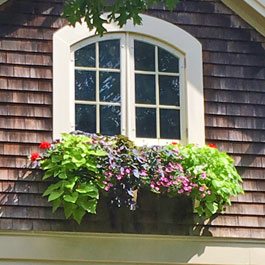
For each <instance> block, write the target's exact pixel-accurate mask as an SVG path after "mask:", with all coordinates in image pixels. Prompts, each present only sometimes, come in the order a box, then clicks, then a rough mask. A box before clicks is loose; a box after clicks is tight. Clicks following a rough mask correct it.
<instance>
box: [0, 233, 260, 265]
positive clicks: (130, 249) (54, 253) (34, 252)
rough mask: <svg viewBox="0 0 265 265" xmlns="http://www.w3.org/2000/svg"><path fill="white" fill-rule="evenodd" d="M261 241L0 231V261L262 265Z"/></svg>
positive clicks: (23, 262) (29, 263)
mask: <svg viewBox="0 0 265 265" xmlns="http://www.w3.org/2000/svg"><path fill="white" fill-rule="evenodd" d="M264 261H265V240H249V239H231V238H212V237H199V236H197V237H195V236H163V235H140V234H137V235H136V234H114V233H113V234H107V233H71V232H36V231H35V232H33V231H29V232H19V231H5V232H0V264H12V265H16V264H19V265H21V264H25V265H26V264H27V265H31V264H32V265H33V264H34V265H36V264H38V265H40V264H41V265H48V264H58V265H59V264H71V265H74V264H101V265H105V264H115V265H117V264H120V265H125V264H130V265H133V264H134V265H136V264H137V265H140V264H146V265H147V264H148V265H151V264H154V265H155V264H156V265H158V264H159V265H161V264H163V265H173V264H174V265H184V264H190V265H195V264H196V265H199V264H200V265H243V264H244V265H245V264H248V265H262V264H264Z"/></svg>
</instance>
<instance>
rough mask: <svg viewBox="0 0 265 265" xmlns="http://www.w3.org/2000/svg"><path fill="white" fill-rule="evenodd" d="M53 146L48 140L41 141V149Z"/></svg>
mask: <svg viewBox="0 0 265 265" xmlns="http://www.w3.org/2000/svg"><path fill="white" fill-rule="evenodd" d="M50 147H51V144H50V143H48V142H41V143H40V145H39V148H40V149H49V148H50Z"/></svg>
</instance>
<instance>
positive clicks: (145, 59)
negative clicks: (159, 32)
mask: <svg viewBox="0 0 265 265" xmlns="http://www.w3.org/2000/svg"><path fill="white" fill-rule="evenodd" d="M134 59H135V70H142V71H155V46H154V45H151V44H148V43H145V42H142V41H137V40H135V41H134Z"/></svg>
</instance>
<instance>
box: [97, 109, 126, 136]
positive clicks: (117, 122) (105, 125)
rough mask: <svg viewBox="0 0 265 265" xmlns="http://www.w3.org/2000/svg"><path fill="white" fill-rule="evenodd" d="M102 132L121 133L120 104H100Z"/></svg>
mask: <svg viewBox="0 0 265 265" xmlns="http://www.w3.org/2000/svg"><path fill="white" fill-rule="evenodd" d="M100 133H101V134H103V135H117V134H120V133H121V108H120V107H119V106H100Z"/></svg>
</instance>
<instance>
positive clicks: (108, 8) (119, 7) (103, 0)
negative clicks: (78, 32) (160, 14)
mask: <svg viewBox="0 0 265 265" xmlns="http://www.w3.org/2000/svg"><path fill="white" fill-rule="evenodd" d="M179 1H180V0H112V1H108V0H67V1H66V2H65V10H64V13H63V17H65V18H66V19H67V20H68V21H69V23H70V24H71V25H72V26H75V24H76V23H77V22H78V23H81V21H82V19H84V21H85V22H86V24H87V26H88V28H89V29H90V30H92V29H94V28H95V29H96V33H97V34H99V35H100V36H102V34H103V33H104V32H106V29H105V27H104V24H106V23H110V22H112V21H114V22H117V24H118V25H119V26H120V27H122V26H123V25H125V24H126V22H127V21H128V20H130V19H131V20H132V21H133V23H134V25H139V24H141V21H142V19H141V17H140V16H139V14H140V13H143V12H144V11H145V10H147V9H148V7H149V6H152V5H153V4H156V3H163V4H164V5H165V7H167V8H168V9H169V10H172V9H173V8H174V7H175V5H176V3H177V2H179ZM104 12H107V13H108V16H107V17H104V18H103V17H102V14H103V13H104Z"/></svg>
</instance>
